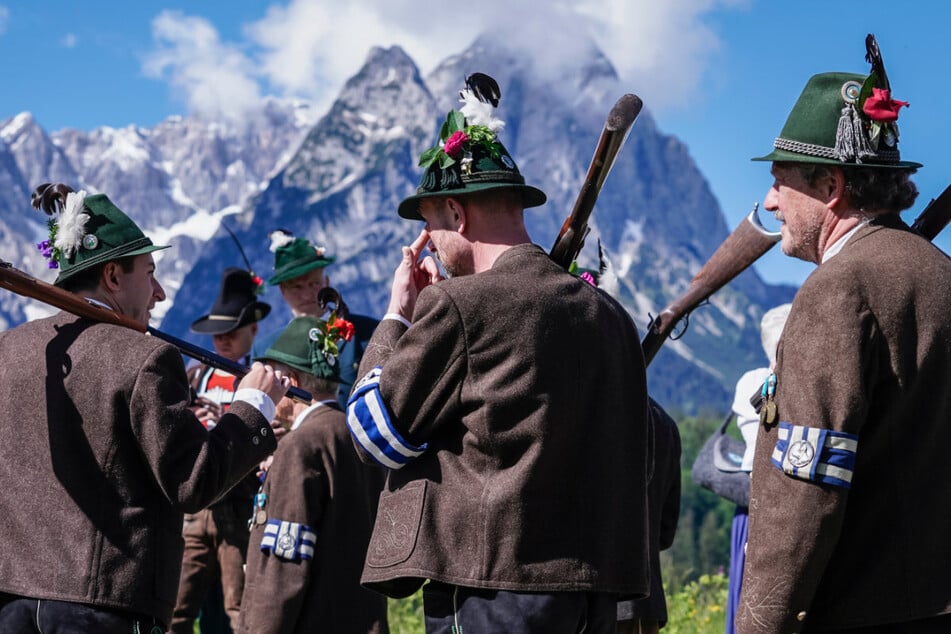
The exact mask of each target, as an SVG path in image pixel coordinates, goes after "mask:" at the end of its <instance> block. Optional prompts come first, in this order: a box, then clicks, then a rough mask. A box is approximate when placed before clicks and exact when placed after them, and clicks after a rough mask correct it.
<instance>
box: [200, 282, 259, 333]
mask: <svg viewBox="0 0 951 634" xmlns="http://www.w3.org/2000/svg"><path fill="white" fill-rule="evenodd" d="M260 287H261V281H260V279H259V278H257V277H255V276H254V275H253V274H252V273H250V272H249V271H246V270H245V269H239V268H237V267H228V268H227V269H225V272H224V275H222V278H221V292H220V293H218V297H217V299H215V303H214V304H212V306H211V312H210V313H209V314H207V315H205V316H204V317H202V318H200V319H197V320H195V321H194V322H193V323H192V325H191V331H192V332H197V333H200V334H205V335H223V334H225V333H226V332H231V331H232V330H235V329H237V328H240V327H242V326H247V325H248V324H253V323H254V322H257V321H261V320H262V319H264V318H265V317H266V316H267V314H268V313H269V312H271V306H270V304H265V303H264V302H259V301H257V291H258V289H259V288H260Z"/></svg>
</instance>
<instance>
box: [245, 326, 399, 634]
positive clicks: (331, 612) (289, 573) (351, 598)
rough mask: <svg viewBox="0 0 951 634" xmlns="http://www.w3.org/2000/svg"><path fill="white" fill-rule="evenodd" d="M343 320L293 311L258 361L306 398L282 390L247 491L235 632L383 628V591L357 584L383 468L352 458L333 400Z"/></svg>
mask: <svg viewBox="0 0 951 634" xmlns="http://www.w3.org/2000/svg"><path fill="white" fill-rule="evenodd" d="M350 336H352V326H351V325H350V323H349V322H346V321H344V320H340V319H337V318H336V315H333V316H332V317H331V319H330V320H328V321H324V320H321V319H318V318H316V317H298V318H296V319H294V320H293V321H291V323H290V324H289V325H288V326H287V328H285V329H284V331H283V332H282V333H281V335H280V336H279V337H278V339H277V341H275V342H274V344H273V345H272V346H271V347H270V348H269V349H268V351H267V352H266V353H265V356H264V358H263V359H262V360H264V361H266V362H267V363H269V364H271V365H273V366H274V367H276V368H279V369H281V370H282V371H283V372H285V373H286V374H287V376H288V377H289V378H290V382H291V384H292V385H295V386H298V387H301V388H303V389H305V390H307V391H308V392H310V393H311V395H312V396H313V401H312V402H311V403H310V404H306V403H301V402H299V401H295V400H292V399H290V398H286V397H285V398H284V399H282V400H281V402H280V403H278V414H277V415H278V417H279V418H282V419H288V420H291V421H293V425H292V430H293V431H292V432H291V433H290V434H288V436H287V438H285V439H284V440H283V441H281V444H280V446H279V447H278V450H277V452H276V453H275V455H274V461H273V463H272V464H271V466H270V468H269V469H268V471H267V475H266V477H265V481H264V485H263V486H262V487H261V490H260V492H259V493H258V495H257V497H256V499H255V508H254V513H253V515H252V522H253V525H252V529H251V546H250V549H249V551H248V566H247V580H246V585H245V591H244V601H243V603H242V606H241V632H246V633H247V634H294V633H296V632H300V633H305V632H326V633H327V634H333V633H335V632H339V633H340V634H358V633H360V632H366V633H370V632H373V633H385V632H387V631H388V628H387V620H386V597H384V596H383V595H382V594H379V593H377V592H374V591H372V590H368V589H366V588H362V587H361V586H360V571H361V570H362V569H363V560H364V557H365V556H366V551H367V544H368V543H369V541H370V531H371V530H372V528H373V520H374V518H375V516H376V503H377V499H378V498H379V494H380V489H381V487H382V486H383V477H384V475H383V471H382V469H380V468H378V467H374V466H370V465H365V464H363V463H361V462H360V460H359V459H358V458H357V456H356V454H355V452H354V451H353V444H352V442H351V440H350V433H349V431H348V430H347V424H346V421H345V417H344V414H343V411H342V410H341V409H340V406H339V404H338V403H337V397H336V395H337V383H338V380H339V368H340V364H339V362H338V360H337V355H338V353H339V348H340V344H341V343H342V342H343V341H345V340H346V339H347V338H348V337H350Z"/></svg>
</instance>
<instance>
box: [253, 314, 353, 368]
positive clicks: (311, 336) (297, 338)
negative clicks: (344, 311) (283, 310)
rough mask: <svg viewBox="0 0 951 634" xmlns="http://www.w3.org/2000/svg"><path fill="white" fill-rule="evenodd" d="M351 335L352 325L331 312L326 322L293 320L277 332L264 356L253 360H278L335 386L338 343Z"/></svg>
mask: <svg viewBox="0 0 951 634" xmlns="http://www.w3.org/2000/svg"><path fill="white" fill-rule="evenodd" d="M348 333H349V334H348ZM352 335H353V325H352V324H351V323H350V322H348V321H345V320H342V319H337V318H336V316H335V315H334V314H333V313H331V317H330V318H329V319H328V320H327V321H324V320H322V319H319V318H317V317H297V318H295V319H294V320H293V321H291V323H289V324H288V325H287V327H286V328H284V330H282V331H281V334H280V335H278V337H277V340H275V341H274V343H273V344H271V347H270V348H268V349H267V350H266V351H265V352H264V356H263V357H260V358H258V359H255V361H266V360H269V359H270V360H272V361H278V362H279V363H283V364H285V365H288V366H290V367H292V368H294V369H295V370H300V371H301V372H307V373H308V374H312V375H314V376H315V377H317V378H318V379H327V380H330V381H336V382H338V383H339V382H340V363H339V362H338V360H337V357H338V356H339V354H340V350H339V344H340V341H341V340H343V339H348V338H350V337H352Z"/></svg>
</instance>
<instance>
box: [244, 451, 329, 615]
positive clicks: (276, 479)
mask: <svg viewBox="0 0 951 634" xmlns="http://www.w3.org/2000/svg"><path fill="white" fill-rule="evenodd" d="M295 433H296V432H295ZM320 455H321V454H320V452H319V449H314V448H312V447H309V446H301V445H300V444H299V443H296V442H295V439H294V438H293V437H289V438H288V440H286V441H284V442H283V443H281V445H280V447H279V448H278V451H277V453H276V454H275V456H274V462H273V463H272V464H271V468H270V469H269V470H268V475H267V480H266V482H265V486H264V492H265V494H266V495H267V502H266V505H265V511H266V512H267V523H266V524H257V525H255V526H254V528H253V529H252V532H251V537H250V540H249V543H248V557H247V566H246V578H245V590H244V595H243V598H242V601H241V630H242V632H246V633H247V634H282V633H283V632H296V631H297V622H298V620H299V619H300V615H301V612H302V610H303V609H304V603H305V601H306V600H307V588H308V586H309V582H310V579H311V576H312V575H313V574H315V571H314V570H313V566H314V550H315V548H316V540H317V539H320V535H319V527H320V525H321V521H322V518H323V514H324V509H325V508H326V506H327V504H328V502H329V485H328V483H327V476H326V474H325V473H324V469H323V466H322V465H323V461H322V460H321V459H320ZM285 533H288V534H293V535H295V536H296V537H295V538H296V540H297V544H296V548H293V549H292V550H288V549H287V548H283V547H282V544H281V539H282V535H283V534H285ZM310 536H313V538H312V539H311V538H310Z"/></svg>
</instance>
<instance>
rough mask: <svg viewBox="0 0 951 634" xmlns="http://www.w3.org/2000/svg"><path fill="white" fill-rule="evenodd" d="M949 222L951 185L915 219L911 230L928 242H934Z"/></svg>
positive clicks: (950, 216) (932, 200)
mask: <svg viewBox="0 0 951 634" xmlns="http://www.w3.org/2000/svg"><path fill="white" fill-rule="evenodd" d="M948 222H951V185H948V186H947V187H945V189H944V191H943V192H941V194H939V195H938V197H937V198H932V199H931V202H929V203H928V205H927V206H926V207H925V209H924V211H922V212H921V213H920V214H919V215H918V217H917V218H915V222H914V223H913V224H912V225H911V229H912V231H914V232H916V233H918V234H919V235H921V236H923V237H925V238H927V239H928V240H934V239H935V237H936V236H937V235H938V234H939V233H941V231H942V229H944V228H945V227H946V226H947V225H948Z"/></svg>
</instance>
